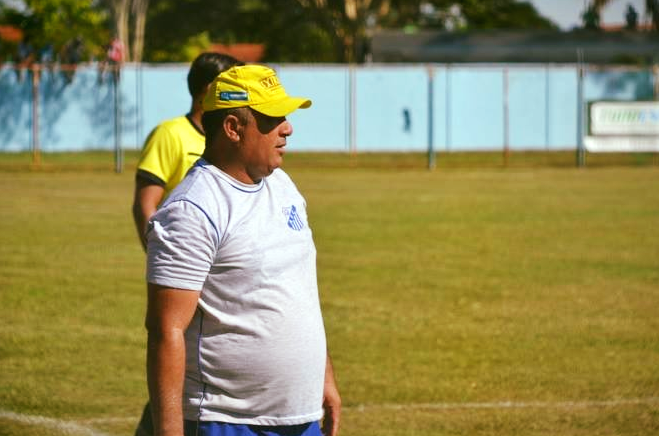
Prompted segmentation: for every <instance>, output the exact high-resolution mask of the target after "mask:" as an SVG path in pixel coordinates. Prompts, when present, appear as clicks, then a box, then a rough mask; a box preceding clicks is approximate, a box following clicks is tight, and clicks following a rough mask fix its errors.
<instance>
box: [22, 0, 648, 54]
mask: <svg viewBox="0 0 659 436" xmlns="http://www.w3.org/2000/svg"><path fill="white" fill-rule="evenodd" d="M596 1H604V0H596ZM648 1H651V0H648ZM24 3H25V4H26V5H27V6H28V7H27V9H26V11H25V14H24V16H23V17H22V20H23V21H22V22H21V26H20V27H21V28H30V29H33V30H30V32H31V33H33V34H34V35H35V37H36V36H38V37H39V38H42V39H44V40H45V39H49V38H59V39H63V40H66V39H69V38H72V37H74V36H75V35H74V33H78V32H82V33H83V37H84V38H85V42H86V44H88V45H90V46H93V48H94V50H95V51H96V52H100V51H101V48H102V47H103V46H104V44H105V43H107V42H108V41H109V39H110V37H111V36H112V35H113V34H117V35H119V36H120V38H121V39H122V41H124V45H125V46H126V47H130V50H129V55H130V59H133V60H138V61H139V60H140V59H141V58H142V57H143V58H144V60H146V61H151V62H154V61H155V62H174V61H179V62H180V61H189V60H190V58H191V57H194V56H195V55H196V53H198V52H199V51H201V50H205V49H207V48H208V47H209V46H210V45H211V43H220V44H232V43H237V42H249V43H262V44H264V45H265V47H266V51H265V58H264V61H266V62H360V61H362V60H363V59H364V56H365V53H366V50H365V48H366V47H367V43H368V39H369V37H370V36H371V34H372V33H373V32H374V31H375V30H376V29H379V28H409V29H418V28H433V29H443V30H470V29H503V28H507V29H510V28H515V29H550V28H556V26H555V25H554V24H553V23H552V22H551V21H549V20H547V19H546V18H544V17H542V16H540V15H539V14H538V12H537V11H536V10H535V8H534V7H533V6H532V5H531V4H530V3H528V2H527V1H522V0H241V1H222V2H218V1H217V0H158V1H152V2H150V3H149V2H148V0H89V1H80V0H24ZM14 12H16V11H14ZM16 13H17V12H16ZM35 29H36V30H35ZM145 35H146V36H145ZM130 38H132V42H131V44H128V42H129V39H130ZM64 42H65V41H58V43H64ZM142 42H143V44H142ZM142 53H143V56H142Z"/></svg>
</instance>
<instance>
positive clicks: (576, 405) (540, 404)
mask: <svg viewBox="0 0 659 436" xmlns="http://www.w3.org/2000/svg"><path fill="white" fill-rule="evenodd" d="M657 403H659V397H649V398H631V399H624V398H621V399H617V400H602V401H558V402H549V401H546V402H545V401H528V402H519V401H500V402H490V403H416V404H415V403H411V404H388V403H384V404H360V405H357V406H352V407H344V409H347V410H356V411H358V412H364V411H367V410H378V409H380V410H383V409H384V410H412V409H433V410H452V409H587V408H594V407H617V406H627V405H638V404H657Z"/></svg>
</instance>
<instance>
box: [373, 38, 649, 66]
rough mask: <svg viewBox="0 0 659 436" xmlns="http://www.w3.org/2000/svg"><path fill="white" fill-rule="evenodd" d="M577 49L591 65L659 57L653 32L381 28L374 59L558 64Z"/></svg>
mask: <svg viewBox="0 0 659 436" xmlns="http://www.w3.org/2000/svg"><path fill="white" fill-rule="evenodd" d="M578 50H581V52H582V53H583V60H584V61H585V62H588V63H616V62H620V61H621V59H638V58H644V59H649V60H653V59H654V58H655V57H658V56H659V37H658V35H657V34H656V33H654V32H632V31H619V32H598V31H584V30H575V31H571V32H557V31H530V32H529V31H475V32H444V31H419V32H415V33H411V34H409V33H404V32H402V31H398V30H385V31H380V32H377V33H376V34H375V35H374V36H373V39H372V41H371V54H372V60H373V61H374V62H440V63H450V62H557V63H573V62H577V60H578V54H577V52H578Z"/></svg>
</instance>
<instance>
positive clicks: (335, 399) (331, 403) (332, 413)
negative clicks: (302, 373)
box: [323, 355, 341, 436]
mask: <svg viewBox="0 0 659 436" xmlns="http://www.w3.org/2000/svg"><path fill="white" fill-rule="evenodd" d="M323 409H324V410H325V416H324V418H323V435H325V436H336V435H337V434H338V433H339V422H340V421H341V396H340V395H339V389H338V388H337V386H336V381H335V380H334V369H333V367H332V362H331V361H330V358H329V355H328V356H327V364H326V367H325V388H324V390H323Z"/></svg>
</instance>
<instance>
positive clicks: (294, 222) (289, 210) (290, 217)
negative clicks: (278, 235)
mask: <svg viewBox="0 0 659 436" xmlns="http://www.w3.org/2000/svg"><path fill="white" fill-rule="evenodd" d="M281 211H282V213H283V214H284V216H285V217H286V220H287V222H286V224H287V225H288V227H290V228H291V229H293V230H297V231H298V232H299V231H300V230H302V229H303V228H304V222H303V221H302V218H300V214H298V213H297V209H296V207H295V206H290V207H282V209H281Z"/></svg>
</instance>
